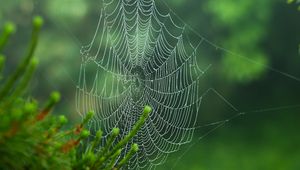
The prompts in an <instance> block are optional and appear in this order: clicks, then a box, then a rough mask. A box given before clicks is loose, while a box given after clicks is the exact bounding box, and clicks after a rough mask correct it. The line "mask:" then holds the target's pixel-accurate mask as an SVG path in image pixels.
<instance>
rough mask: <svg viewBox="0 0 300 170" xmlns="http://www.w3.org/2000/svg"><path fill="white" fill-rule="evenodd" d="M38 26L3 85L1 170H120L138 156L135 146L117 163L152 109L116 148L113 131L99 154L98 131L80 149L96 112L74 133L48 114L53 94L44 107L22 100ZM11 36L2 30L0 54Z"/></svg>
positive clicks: (37, 23) (37, 22)
mask: <svg viewBox="0 0 300 170" xmlns="http://www.w3.org/2000/svg"><path fill="white" fill-rule="evenodd" d="M42 25H43V19H42V18H41V17H35V18H34V19H33V32H32V36H31V40H30V43H29V47H28V51H27V53H26V55H25V57H24V59H23V61H22V62H21V63H20V64H19V65H18V66H17V68H16V69H15V71H14V72H13V73H12V74H11V75H10V76H9V77H6V76H5V77H4V80H3V82H1V88H0V116H1V119H0V169H64V170H65V169H78V170H81V169H120V168H121V167H122V166H124V165H126V163H127V162H128V161H129V160H130V158H131V157H132V156H133V155H134V154H135V153H136V152H137V151H138V146H137V144H133V145H132V147H131V149H130V151H129V152H128V153H126V154H125V155H124V156H123V157H121V158H120V161H119V162H117V158H118V157H119V156H120V155H121V153H122V151H123V147H124V146H125V145H126V144H127V143H128V142H129V141H130V140H131V139H132V137H133V136H135V135H136V133H137V132H138V131H139V129H140V128H141V127H142V125H143V124H144V123H145V121H146V119H147V117H148V115H149V113H150V112H151V108H150V107H149V106H146V107H145V109H144V113H143V114H142V116H141V118H140V119H139V120H138V121H137V123H136V125H135V126H134V127H133V129H132V131H131V132H129V134H128V135H127V136H126V137H125V138H124V139H121V140H120V142H118V143H115V139H116V138H117V137H118V135H119V132H120V130H119V129H118V128H114V129H113V130H112V134H111V136H110V137H109V138H108V140H107V141H106V144H105V146H104V147H103V148H101V147H100V141H101V139H102V131H98V132H97V134H96V136H95V138H93V139H92V140H91V142H90V143H88V144H87V146H88V147H87V148H83V149H82V144H83V143H87V140H86V139H87V138H89V137H90V131H88V130H87V129H86V124H87V123H88V122H89V121H90V120H91V119H92V118H93V116H94V112H92V111H91V112H88V113H87V114H86V116H85V117H84V119H83V121H82V122H81V123H80V124H78V125H76V126H75V127H74V128H71V129H62V128H63V126H64V125H65V124H66V123H67V122H68V120H67V118H66V117H65V116H63V115H61V116H54V115H52V114H50V113H51V111H52V109H53V107H54V106H55V105H56V104H57V103H58V102H59V100H60V94H59V93H58V92H53V93H52V94H51V95H50V97H49V99H48V101H47V102H46V103H45V104H44V106H43V107H41V106H40V104H39V102H37V101H36V100H34V99H32V98H25V97H23V96H24V93H25V92H26V87H27V86H28V84H29V82H30V79H31V77H32V75H33V73H34V71H35V68H36V66H37V60H36V59H35V58H33V56H34V53H35V50H36V47H37V44H38V39H39V38H38V37H39V32H40V30H41V27H42ZM15 30H16V28H15V25H14V24H12V23H7V24H6V25H5V26H4V29H3V33H2V35H1V37H0V54H1V53H2V51H3V49H4V47H5V45H6V44H7V42H8V40H9V38H10V37H11V35H12V34H13V33H14V32H15ZM4 62H5V57H4V55H0V70H2V69H3V66H4ZM99 149H100V151H98V150H99ZM82 150H83V151H82Z"/></svg>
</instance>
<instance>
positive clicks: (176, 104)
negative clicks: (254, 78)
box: [76, 0, 298, 169]
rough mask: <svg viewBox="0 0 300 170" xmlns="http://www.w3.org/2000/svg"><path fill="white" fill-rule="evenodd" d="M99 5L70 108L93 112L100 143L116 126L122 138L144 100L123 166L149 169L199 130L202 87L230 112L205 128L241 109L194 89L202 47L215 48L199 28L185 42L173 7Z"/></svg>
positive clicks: (141, 1)
mask: <svg viewBox="0 0 300 170" xmlns="http://www.w3.org/2000/svg"><path fill="white" fill-rule="evenodd" d="M102 5H103V7H102V9H101V12H100V16H99V21H98V24H97V27H96V31H95V34H94V36H93V38H92V41H91V43H90V44H88V45H87V46H84V47H82V49H81V54H82V64H81V67H80V76H79V83H78V85H77V93H76V100H77V102H76V103H77V110H78V112H79V113H80V114H82V115H84V114H85V113H86V112H88V111H90V110H93V111H95V112H96V116H95V118H94V119H93V120H92V121H91V122H90V124H89V127H90V129H91V131H92V132H96V131H97V130H99V129H102V130H104V134H105V136H104V139H103V143H104V142H105V138H106V137H107V136H108V135H109V134H110V132H111V129H112V128H114V127H119V128H120V129H121V132H120V138H122V137H124V136H125V135H127V134H128V133H129V131H130V130H131V129H132V127H133V125H134V124H135V122H136V121H137V120H138V118H139V117H140V115H141V114H142V111H143V108H144V106H145V105H150V106H151V107H152V108H153V111H152V113H151V114H150V116H149V118H148V120H147V121H146V123H145V125H144V126H143V127H142V129H141V130H140V131H139V133H138V134H137V135H136V136H135V137H134V138H133V139H132V141H131V142H129V143H128V144H127V146H126V147H125V149H124V150H123V153H122V154H123V155H124V154H126V153H127V152H128V151H129V149H130V146H131V144H132V143H137V144H138V145H139V151H138V153H137V154H136V155H135V156H134V157H133V158H132V159H131V160H130V162H129V164H128V165H127V169H146V168H148V169H153V168H155V167H156V166H158V165H161V164H163V163H164V162H165V161H166V159H167V157H168V155H169V154H170V153H173V152H176V151H178V150H179V149H180V147H181V146H182V145H184V144H187V143H189V142H191V140H192V137H193V133H194V131H195V128H200V127H197V126H196V121H197V116H198V112H199V108H200V106H201V102H202V99H203V97H204V96H205V95H206V94H207V93H208V92H209V91H212V92H214V93H215V94H217V95H218V96H219V97H220V98H221V99H222V100H223V101H224V102H225V103H226V104H228V105H229V106H230V107H231V108H232V109H233V110H234V111H235V112H236V113H237V115H235V116H234V117H232V118H230V119H227V120H224V121H220V122H214V123H212V124H208V125H207V126H211V125H212V126H216V127H215V128H218V127H220V126H222V125H224V123H226V122H228V121H229V120H231V119H234V118H235V117H236V116H239V115H242V114H243V113H238V112H239V111H238V109H236V108H235V107H234V106H233V105H232V104H231V103H229V102H228V101H226V99H225V98H223V97H222V96H221V95H220V94H218V92H216V91H215V90H214V89H209V90H207V91H205V92H202V91H201V90H200V87H201V83H200V82H201V79H202V77H203V75H204V74H205V73H206V71H207V70H208V69H209V67H210V65H206V66H199V65H198V62H197V57H199V55H200V52H201V48H205V47H207V46H210V47H213V48H217V49H218V48H220V47H218V46H216V45H214V44H211V42H209V41H207V40H206V39H205V38H203V37H202V36H200V35H198V34H197V35H198V37H200V40H199V41H198V42H196V43H195V44H194V43H192V42H191V40H190V39H189V37H188V34H187V33H186V32H187V31H193V30H190V29H191V28H189V27H188V26H187V25H185V24H184V22H183V21H181V19H180V18H176V19H179V20H180V21H179V22H176V21H175V20H176V19H175V18H174V17H172V16H171V14H172V11H169V12H168V13H165V14H164V13H162V12H161V11H160V10H159V9H157V6H156V4H155V1H154V0H103V1H102ZM176 17H177V16H176ZM205 45H207V46H205ZM220 49H221V50H223V51H225V52H228V53H231V52H230V51H228V50H226V49H223V48H220ZM199 51H200V52H199ZM233 55H234V54H233ZM238 57H243V56H238ZM250 62H253V61H250ZM266 67H267V68H268V69H270V70H272V71H274V72H277V73H279V74H282V75H284V76H287V77H290V78H292V79H295V80H297V81H298V78H295V77H292V76H291V75H288V74H286V73H283V72H281V71H279V70H276V69H274V68H269V67H268V66H266ZM201 94H202V95H201ZM215 128H213V129H212V130H214V129H215ZM210 132H211V131H209V132H208V133H210ZM208 133H207V134H208Z"/></svg>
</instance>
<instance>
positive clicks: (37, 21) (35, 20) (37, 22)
mask: <svg viewBox="0 0 300 170" xmlns="http://www.w3.org/2000/svg"><path fill="white" fill-rule="evenodd" d="M43 24H44V19H43V18H42V17H41V16H35V17H34V18H33V25H34V27H38V28H40V27H42V25H43Z"/></svg>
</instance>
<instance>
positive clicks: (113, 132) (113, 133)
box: [112, 128, 120, 136]
mask: <svg viewBox="0 0 300 170" xmlns="http://www.w3.org/2000/svg"><path fill="white" fill-rule="evenodd" d="M119 133H120V129H119V128H113V129H112V135H114V136H117V135H119Z"/></svg>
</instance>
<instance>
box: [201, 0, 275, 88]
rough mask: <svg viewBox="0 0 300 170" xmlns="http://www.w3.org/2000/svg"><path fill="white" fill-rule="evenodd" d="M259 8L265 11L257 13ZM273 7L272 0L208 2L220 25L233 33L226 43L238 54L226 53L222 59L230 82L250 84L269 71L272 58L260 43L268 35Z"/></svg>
mask: <svg viewBox="0 0 300 170" xmlns="http://www.w3.org/2000/svg"><path fill="white" fill-rule="evenodd" d="M258 7H259V8H263V9H264V10H260V11H259V12H257V11H258ZM271 7H272V1H270V0H265V1H244V0H238V1H235V0H227V1H222V0H211V1H208V4H207V9H206V10H207V11H208V12H209V13H211V14H212V15H213V16H214V17H213V18H214V19H213V20H214V21H215V22H216V24H218V27H221V28H222V27H223V29H224V30H226V32H227V34H228V35H229V36H226V37H224V38H223V39H224V42H222V46H224V47H225V48H226V49H230V50H231V51H234V53H236V54H237V55H233V54H231V53H225V54H224V55H223V58H222V60H221V66H222V74H223V75H224V77H226V78H227V79H228V80H229V81H231V82H238V83H248V82H251V81H253V80H257V79H258V78H260V77H261V76H262V75H263V74H264V73H265V71H266V68H265V66H266V65H268V64H269V60H268V56H267V55H266V54H265V52H264V51H263V50H262V49H261V48H260V47H259V44H260V43H262V41H263V40H264V37H265V36H266V34H267V32H266V30H265V27H266V25H267V24H268V19H269V16H270V14H271ZM239 56H246V57H249V58H247V59H245V57H239Z"/></svg>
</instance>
